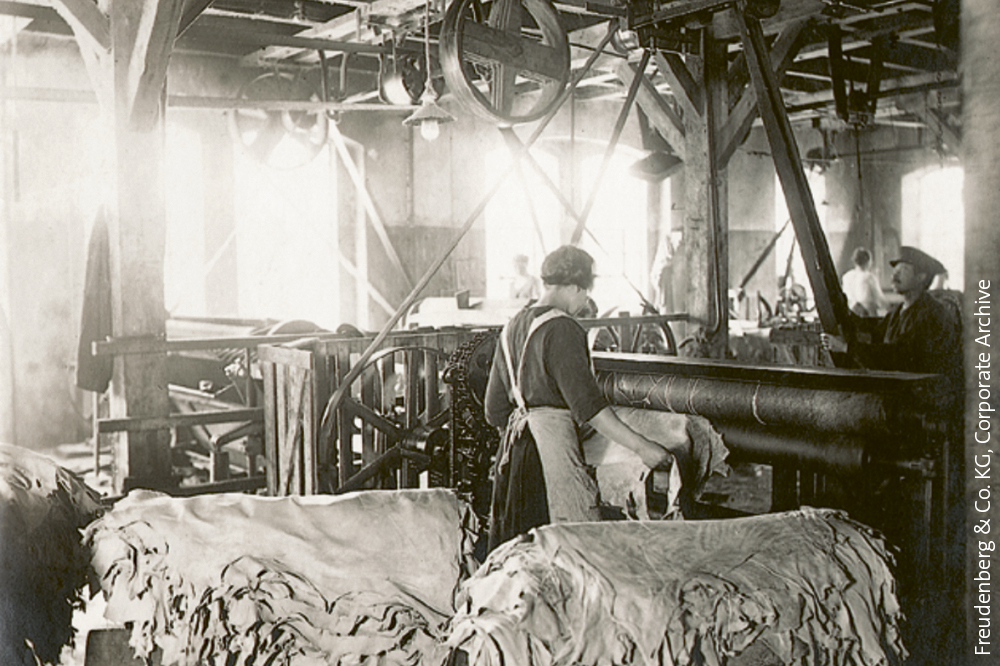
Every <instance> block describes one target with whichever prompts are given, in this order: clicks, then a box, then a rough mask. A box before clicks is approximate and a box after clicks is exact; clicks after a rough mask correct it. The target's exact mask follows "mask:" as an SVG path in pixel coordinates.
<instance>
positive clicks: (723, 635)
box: [447, 508, 906, 666]
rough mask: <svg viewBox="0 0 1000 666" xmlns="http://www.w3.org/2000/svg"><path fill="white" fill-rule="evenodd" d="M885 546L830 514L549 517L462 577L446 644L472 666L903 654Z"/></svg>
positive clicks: (851, 659)
mask: <svg viewBox="0 0 1000 666" xmlns="http://www.w3.org/2000/svg"><path fill="white" fill-rule="evenodd" d="M890 564H891V555H890V554H889V553H888V552H887V551H886V547H885V544H884V542H883V541H882V539H881V538H880V537H879V536H877V535H875V534H874V533H873V532H872V531H871V530H870V529H868V528H866V527H864V526H863V525H860V524H858V523H856V522H853V521H851V520H850V519H849V518H847V517H846V516H845V515H844V514H842V513H840V512H837V511H834V510H817V509H808V508H807V509H803V510H800V511H793V512H789V513H783V514H770V515H762V516H755V517H751V518H741V519H735V520H726V521H690V522H683V521H669V522H661V521H656V522H649V521H646V522H636V521H627V522H611V523H579V524H565V525H551V526H547V527H541V528H538V529H536V530H533V531H532V532H530V533H529V534H528V535H526V536H524V537H521V538H519V539H515V540H512V541H510V542H508V543H506V544H504V545H502V546H501V547H500V548H498V549H496V550H495V551H494V552H493V553H491V554H490V556H489V558H488V559H487V560H486V562H485V563H484V564H483V566H482V567H480V569H479V571H477V572H476V574H475V575H474V576H472V577H471V578H470V579H469V580H467V581H466V582H465V583H463V585H462V590H461V592H460V596H459V600H458V603H457V608H458V613H457V614H456V616H455V618H454V619H453V622H452V625H451V627H450V635H449V637H448V639H447V644H448V645H449V646H450V647H451V648H452V649H456V650H457V649H460V650H462V651H464V652H466V653H467V655H468V657H469V664H471V665H474V666H500V665H502V664H518V665H519V666H550V665H563V664H565V665H570V664H573V665H575V664H579V665H581V666H604V665H607V666H610V665H612V664H614V665H625V664H635V665H643V666H652V665H655V666H666V665H678V666H683V665H685V664H692V663H694V664H709V665H718V664H720V663H725V662H724V660H725V659H726V658H728V657H732V656H734V655H738V654H740V653H741V652H742V651H743V650H744V649H745V648H747V647H748V646H750V645H751V644H753V643H755V642H758V643H759V642H763V643H764V644H765V645H766V647H767V648H770V650H771V651H772V652H773V653H774V655H776V656H777V657H778V658H779V659H780V660H781V661H782V663H785V664H801V665H802V666H820V665H824V664H839V665H845V666H880V665H884V664H896V663H899V662H900V661H901V660H902V659H903V658H905V655H906V652H905V650H904V648H903V646H902V644H901V642H900V639H899V634H898V624H897V623H898V622H899V621H900V619H901V615H900V610H899V606H898V604H897V600H896V592H895V583H894V579H893V577H892V574H891V571H890Z"/></svg>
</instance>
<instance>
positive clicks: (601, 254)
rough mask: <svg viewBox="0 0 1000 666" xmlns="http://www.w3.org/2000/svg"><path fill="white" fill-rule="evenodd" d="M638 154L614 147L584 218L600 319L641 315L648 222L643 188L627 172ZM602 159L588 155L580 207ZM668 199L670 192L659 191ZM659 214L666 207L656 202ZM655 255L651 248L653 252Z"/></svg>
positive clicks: (585, 243)
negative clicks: (605, 315)
mask: <svg viewBox="0 0 1000 666" xmlns="http://www.w3.org/2000/svg"><path fill="white" fill-rule="evenodd" d="M642 156H643V154H642V153H640V152H638V151H634V150H631V149H629V148H627V147H625V146H619V147H618V149H617V150H616V151H615V153H614V155H613V156H612V158H611V163H610V164H609V165H608V168H607V170H606V171H605V172H604V176H603V177H602V179H601V182H600V187H599V189H598V191H597V197H596V198H595V199H594V207H593V209H592V210H591V212H590V216H589V217H588V218H587V229H588V230H589V231H590V232H591V234H592V235H591V234H584V236H583V240H582V242H581V247H583V249H585V250H587V251H588V252H590V253H591V254H592V255H593V256H594V260H595V263H596V265H597V279H596V280H595V281H594V291H593V298H594V300H595V301H596V302H597V307H598V310H599V312H600V313H601V314H603V313H605V312H608V311H610V310H612V309H615V310H617V311H627V312H630V313H631V314H642V306H641V300H640V298H639V295H638V294H636V290H638V291H639V292H640V293H641V294H643V295H646V293H647V286H648V284H649V270H650V260H649V249H648V248H647V246H648V242H647V241H648V239H647V236H648V229H649V221H648V220H647V206H646V204H647V192H646V188H647V183H646V181H644V180H640V179H638V178H635V177H634V176H632V175H630V174H629V167H630V166H631V165H632V164H634V163H635V161H636V160H637V159H639V158H640V157H642ZM603 159H604V156H603V154H596V155H591V156H590V157H588V158H587V159H586V160H584V162H583V168H582V170H581V171H582V173H581V176H582V182H583V188H582V191H583V195H584V196H582V197H580V198H581V199H583V200H584V201H583V202H581V203H579V204H578V205H579V207H580V208H581V209H582V208H583V206H584V205H585V202H586V199H587V197H589V196H590V195H591V189H592V188H593V186H594V183H595V182H597V176H598V171H599V170H600V165H601V162H602V160H603ZM662 189H663V192H664V194H665V196H669V194H668V193H669V191H670V188H669V187H663V188H662ZM660 208H661V209H662V210H670V202H669V201H666V202H663V201H661V202H660ZM654 249H655V248H654Z"/></svg>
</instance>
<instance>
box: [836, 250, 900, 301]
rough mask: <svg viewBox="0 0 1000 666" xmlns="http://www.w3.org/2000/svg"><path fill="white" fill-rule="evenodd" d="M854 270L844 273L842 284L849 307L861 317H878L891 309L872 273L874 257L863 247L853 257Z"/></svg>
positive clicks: (855, 251)
mask: <svg viewBox="0 0 1000 666" xmlns="http://www.w3.org/2000/svg"><path fill="white" fill-rule="evenodd" d="M851 260H852V261H853V262H854V268H852V269H851V270H849V271H847V272H846V273H844V277H843V279H842V283H843V286H844V295H845V296H847V306H848V307H849V308H851V312H853V313H854V314H856V315H858V316H861V317H878V316H880V315H882V314H884V313H885V312H886V311H887V310H888V309H889V301H888V300H886V298H885V294H883V293H882V287H880V286H879V283H878V278H876V277H875V274H874V273H872V272H871V270H870V267H871V263H872V255H871V253H869V252H868V250H866V249H865V248H863V247H859V248H857V249H855V250H854V253H853V254H852V255H851Z"/></svg>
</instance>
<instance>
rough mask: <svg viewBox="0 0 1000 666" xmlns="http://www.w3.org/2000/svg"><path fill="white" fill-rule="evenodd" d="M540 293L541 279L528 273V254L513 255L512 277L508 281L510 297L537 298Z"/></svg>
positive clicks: (521, 298)
mask: <svg viewBox="0 0 1000 666" xmlns="http://www.w3.org/2000/svg"><path fill="white" fill-rule="evenodd" d="M541 295H542V281H541V280H539V279H538V278H537V277H535V276H534V275H531V274H530V273H528V256H527V255H524V254H517V255H514V278H513V279H512V280H511V282H510V297H511V298H514V299H518V300H525V299H526V300H529V301H530V300H537V299H538V298H540V297H541Z"/></svg>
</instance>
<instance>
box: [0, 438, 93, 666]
mask: <svg viewBox="0 0 1000 666" xmlns="http://www.w3.org/2000/svg"><path fill="white" fill-rule="evenodd" d="M100 508H101V506H100V502H99V496H98V494H97V493H96V492H94V491H93V490H91V489H90V488H88V487H87V486H86V484H84V483H83V481H81V480H80V479H79V478H78V477H77V476H75V475H74V474H73V473H71V472H69V471H67V470H65V469H63V468H62V467H60V466H58V465H56V464H55V463H54V462H52V461H51V460H49V459H48V458H46V457H44V456H41V455H39V454H37V453H34V452H33V451H30V450H28V449H24V448H21V447H17V446H11V445H8V444H0V664H4V666H35V664H36V663H37V661H36V657H37V660H40V661H41V662H42V663H56V662H58V661H59V653H60V651H61V650H62V648H63V646H64V645H68V644H71V643H72V641H73V626H72V621H73V609H74V608H77V607H79V606H80V605H81V604H82V596H81V590H82V588H83V586H84V585H85V584H86V583H87V570H88V565H89V562H88V557H87V553H86V551H85V550H84V548H83V545H82V540H81V534H80V528H82V527H84V526H85V525H86V524H87V523H88V522H90V520H91V519H92V518H93V517H94V516H95V515H96V514H97V513H98V512H99V511H100Z"/></svg>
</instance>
